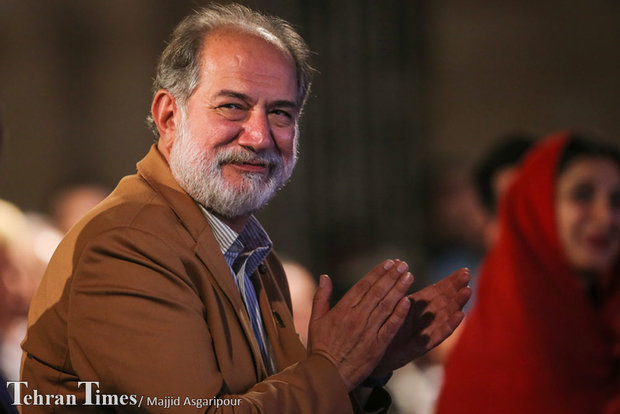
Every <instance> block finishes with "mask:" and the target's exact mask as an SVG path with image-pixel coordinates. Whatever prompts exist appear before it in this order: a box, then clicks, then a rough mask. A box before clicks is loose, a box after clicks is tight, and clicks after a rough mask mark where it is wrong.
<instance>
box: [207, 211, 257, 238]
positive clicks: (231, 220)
mask: <svg viewBox="0 0 620 414" xmlns="http://www.w3.org/2000/svg"><path fill="white" fill-rule="evenodd" d="M212 214H214V215H215V216H217V218H218V219H220V220H222V222H223V223H224V224H226V225H227V226H228V227H230V228H231V229H233V230H234V231H235V233H237V234H240V233H241V232H242V231H243V229H244V228H245V225H246V224H247V223H248V220H249V219H250V215H249V214H248V215H244V216H239V217H224V216H221V215H220V214H217V213H215V212H212Z"/></svg>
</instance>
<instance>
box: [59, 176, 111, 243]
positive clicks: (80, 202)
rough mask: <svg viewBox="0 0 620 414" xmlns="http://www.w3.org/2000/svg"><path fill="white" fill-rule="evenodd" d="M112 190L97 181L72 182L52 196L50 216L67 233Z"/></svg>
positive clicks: (61, 230)
mask: <svg viewBox="0 0 620 414" xmlns="http://www.w3.org/2000/svg"><path fill="white" fill-rule="evenodd" d="M109 194H110V190H109V189H107V188H106V187H104V186H102V185H99V184H95V183H82V184H72V185H68V186H65V187H63V188H62V189H60V191H58V192H57V193H56V194H55V195H54V196H53V198H52V202H51V208H50V210H51V211H50V218H51V220H52V223H53V224H54V225H55V226H56V227H57V228H58V230H60V232H62V233H63V234H65V233H67V232H68V231H69V229H70V228H71V227H72V226H73V225H74V224H75V223H77V222H78V221H79V220H80V219H81V218H82V217H83V216H84V215H85V214H86V213H87V212H88V211H89V210H91V209H92V208H94V207H95V206H96V205H97V204H99V203H100V202H102V201H103V200H104V199H105V198H106V197H107V196H108V195H109Z"/></svg>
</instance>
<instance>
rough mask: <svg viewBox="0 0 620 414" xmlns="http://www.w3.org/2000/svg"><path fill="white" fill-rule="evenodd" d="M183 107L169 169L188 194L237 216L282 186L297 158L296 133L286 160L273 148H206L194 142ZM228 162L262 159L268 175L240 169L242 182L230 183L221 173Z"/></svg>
mask: <svg viewBox="0 0 620 414" xmlns="http://www.w3.org/2000/svg"><path fill="white" fill-rule="evenodd" d="M184 112H185V111H182V112H181V122H180V124H179V126H178V129H177V136H176V138H175V140H174V143H173V144H172V149H171V150H170V169H171V170H172V175H173V177H174V178H175V180H176V181H177V182H178V183H179V185H180V186H181V188H183V190H185V191H186V192H187V193H188V194H189V195H190V197H192V198H193V199H194V200H196V201H197V202H198V203H200V204H202V205H203V206H204V207H206V208H208V209H210V210H212V211H214V212H215V213H217V214H220V215H222V216H224V217H229V218H233V217H240V216H244V215H248V214H252V213H254V212H255V211H257V210H259V209H260V208H262V207H263V206H264V205H265V204H267V202H268V201H269V200H271V198H272V197H273V196H274V195H275V193H276V192H277V191H278V190H279V189H280V188H282V187H283V186H284V185H285V184H286V182H287V181H288V179H289V178H290V176H291V174H292V173H293V168H294V167H295V164H296V162H297V136H295V138H294V139H295V144H294V145H295V149H294V156H293V158H292V159H291V160H290V161H289V162H288V163H285V162H284V161H283V160H282V157H281V156H280V155H279V154H278V153H276V152H275V151H269V152H264V153H254V152H252V151H251V150H248V149H245V148H243V147H236V148H223V149H220V150H217V153H215V154H214V153H213V152H207V151H204V150H202V149H201V148H199V147H198V146H197V145H195V141H196V140H195V139H194V137H193V136H192V133H191V131H190V130H189V128H188V125H187V122H186V116H185V113H184ZM231 162H262V163H265V164H267V165H269V172H268V174H267V176H264V175H263V174H260V173H250V172H247V173H243V174H242V180H241V184H237V185H232V184H230V183H228V182H227V180H226V179H225V178H224V177H223V176H222V165H223V164H227V163H231Z"/></svg>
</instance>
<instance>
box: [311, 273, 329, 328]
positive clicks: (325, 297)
mask: <svg viewBox="0 0 620 414" xmlns="http://www.w3.org/2000/svg"><path fill="white" fill-rule="evenodd" d="M332 290H333V286H332V281H331V279H330V278H329V276H327V275H321V277H320V278H319V288H318V289H317V290H316V293H315V294H314V299H313V300H312V313H311V315H310V320H311V321H314V320H317V319H319V318H321V317H322V316H323V315H325V314H326V313H327V312H328V311H329V298H330V297H331V296H332Z"/></svg>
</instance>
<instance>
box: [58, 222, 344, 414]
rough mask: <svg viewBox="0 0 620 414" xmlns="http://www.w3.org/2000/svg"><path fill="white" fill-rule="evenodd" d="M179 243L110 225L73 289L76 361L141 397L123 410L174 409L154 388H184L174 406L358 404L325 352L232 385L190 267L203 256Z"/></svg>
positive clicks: (318, 407) (329, 409)
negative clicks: (181, 250) (183, 251)
mask: <svg viewBox="0 0 620 414" xmlns="http://www.w3.org/2000/svg"><path fill="white" fill-rule="evenodd" d="M177 250H178V248H177ZM174 252H175V246H170V245H169V244H168V243H167V241H166V240H163V239H162V238H160V237H158V236H156V235H154V234H151V233H149V232H147V231H144V230H140V229H135V228H122V229H113V230H108V231H106V232H104V233H102V234H100V235H98V236H96V237H94V238H93V239H91V240H90V241H89V242H88V243H87V244H86V245H85V247H84V249H83V250H82V252H81V254H80V255H79V257H78V258H76V260H75V268H74V272H73V276H72V281H71V285H70V290H69V303H70V304H69V312H68V317H67V329H68V347H69V356H70V358H69V361H68V367H67V368H68V369H71V370H72V371H73V372H75V373H76V374H77V376H78V377H79V378H80V379H82V380H84V381H89V380H93V381H98V382H99V385H100V389H99V390H97V392H98V393H101V394H112V395H119V396H122V395H128V396H130V397H131V396H133V397H134V399H135V401H136V404H128V405H127V406H124V407H122V412H131V411H136V412H171V411H170V408H167V407H165V406H161V405H156V404H149V401H150V402H151V403H152V402H153V401H156V400H153V398H154V397H158V398H160V399H163V400H165V399H166V397H169V398H170V399H169V400H168V401H169V403H174V404H176V403H177V400H175V399H172V398H176V397H180V400H179V401H178V402H179V403H180V405H179V406H174V407H172V408H173V411H174V412H208V413H232V412H234V413H264V412H266V413H282V414H287V413H291V414H293V413H295V414H298V413H302V414H315V413H316V414H323V413H351V412H353V408H352V406H351V402H350V400H349V398H348V396H347V393H346V390H345V388H344V385H343V383H342V380H341V379H340V377H339V375H338V373H337V371H336V369H335V367H334V366H333V365H332V363H331V362H329V361H328V360H327V359H325V358H323V357H322V356H319V355H309V356H308V357H307V358H306V359H305V360H303V361H300V362H298V363H295V364H293V365H292V366H290V367H288V368H286V369H284V370H283V371H281V372H279V373H278V374H276V375H273V376H270V377H268V378H267V379H265V380H264V381H261V382H259V383H257V384H255V385H253V386H251V387H250V388H248V389H247V390H243V392H240V393H238V394H225V393H224V391H223V390H225V389H226V384H225V382H224V380H223V377H222V375H221V373H220V372H219V369H218V362H217V358H216V355H215V353H214V351H213V347H212V346H211V344H212V337H211V332H210V330H209V326H207V323H206V318H205V307H204V304H203V303H202V300H201V297H200V295H199V289H198V288H197V286H196V285H195V283H194V281H193V280H192V279H191V277H190V276H188V274H187V273H188V272H187V268H188V263H191V261H192V260H194V262H195V258H193V259H192V258H191V257H190V255H189V253H188V256H187V257H183V256H182V255H178V254H176V253H174ZM215 397H217V398H218V399H219V402H217V401H216V400H213V398H215ZM134 399H131V400H130V401H134ZM160 401H161V400H160ZM187 402H189V404H186V403H187ZM226 403H228V405H226Z"/></svg>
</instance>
